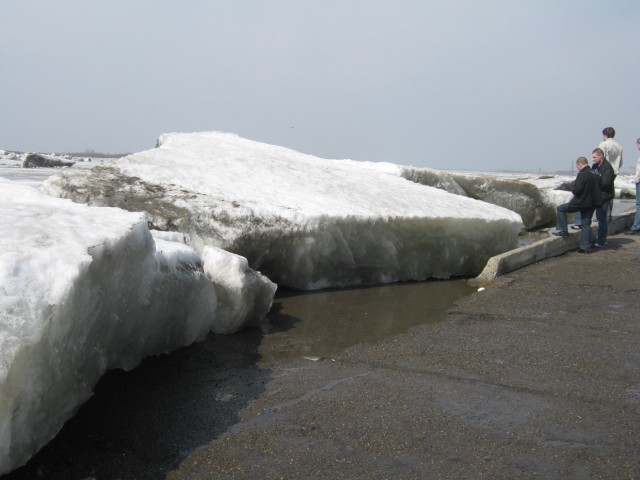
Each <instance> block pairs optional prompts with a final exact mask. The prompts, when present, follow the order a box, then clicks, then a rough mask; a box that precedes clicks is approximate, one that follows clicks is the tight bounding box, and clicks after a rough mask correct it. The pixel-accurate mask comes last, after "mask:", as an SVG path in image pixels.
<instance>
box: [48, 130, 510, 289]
mask: <svg viewBox="0 0 640 480" xmlns="http://www.w3.org/2000/svg"><path fill="white" fill-rule="evenodd" d="M43 188H44V189H45V190H46V191H47V192H48V193H50V194H52V195H56V196H60V197H66V198H71V199H73V200H74V201H76V202H82V203H88V204H91V205H98V206H106V205H108V206H117V207H121V208H124V209H127V210H131V211H139V210H142V211H145V212H147V214H148V216H149V219H150V221H151V223H152V225H153V228H156V229H159V230H176V231H180V232H182V233H184V234H185V238H186V239H187V243H188V244H189V245H191V246H192V247H194V248H195V250H196V251H198V252H199V253H200V254H203V252H204V249H205V247H207V246H208V247H217V248H221V249H224V250H227V251H230V252H233V253H236V254H239V255H242V256H243V257H245V258H247V259H248V261H249V265H250V266H251V267H252V268H253V269H255V270H260V271H261V272H263V273H264V274H265V275H267V276H268V277H269V278H270V279H272V280H273V281H275V282H276V283H278V284H283V285H286V286H289V287H293V288H299V289H318V288H325V287H346V286H354V285H364V284H374V283H386V282H394V281H400V280H424V279H427V278H448V277H451V276H458V275H461V276H463V275H475V274H477V273H478V272H480V271H481V270H482V268H483V267H484V265H485V263H486V261H487V259H488V258H489V257H491V256H493V255H496V254H498V253H501V252H504V251H506V250H509V249H511V248H514V247H515V246H516V245H517V235H518V233H519V232H520V230H521V229H522V221H521V218H520V216H519V215H518V214H516V213H514V212H512V211H509V210H507V209H505V208H501V207H498V206H495V205H492V204H489V203H486V202H481V201H477V200H473V199H470V198H466V197H463V196H460V195H454V194H451V193H448V192H445V191H443V190H440V189H436V188H433V187H429V186H424V185H419V184H417V183H415V182H411V181H408V180H406V179H404V178H400V177H399V176H398V175H395V174H392V173H389V172H385V171H381V170H375V169H371V168H367V167H366V166H363V165H361V164H358V162H353V161H348V160H326V159H321V158H318V157H314V156H311V155H305V154H302V153H299V152H295V151H293V150H290V149H287V148H283V147H279V146H274V145H268V144H264V143H259V142H254V141H251V140H247V139H244V138H241V137H238V136H236V135H233V134H228V133H220V132H201V133H191V134H164V135H162V136H161V137H160V139H159V141H158V147H157V148H154V149H151V150H147V151H144V152H140V153H136V154H133V155H130V156H127V157H124V158H122V159H119V160H115V161H114V162H112V163H110V164H109V165H108V166H105V167H102V166H98V167H95V168H92V169H90V170H78V169H73V168H72V169H66V170H63V171H61V172H59V173H57V174H56V175H54V176H52V177H51V178H49V179H48V180H47V181H45V182H44V184H43Z"/></svg>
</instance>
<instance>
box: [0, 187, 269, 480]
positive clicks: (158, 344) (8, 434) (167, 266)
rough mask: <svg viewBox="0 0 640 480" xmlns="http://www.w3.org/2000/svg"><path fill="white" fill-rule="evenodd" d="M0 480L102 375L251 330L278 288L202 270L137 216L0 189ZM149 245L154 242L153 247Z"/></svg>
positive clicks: (230, 271) (238, 271) (242, 271)
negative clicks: (216, 335)
mask: <svg viewBox="0 0 640 480" xmlns="http://www.w3.org/2000/svg"><path fill="white" fill-rule="evenodd" d="M0 223H1V224H2V225H3V226H4V227H5V228H3V232H2V236H0V474H2V473H6V472H8V471H10V470H12V469H14V468H16V467H18V466H19V465H21V464H23V463H24V462H26V461H27V460H28V459H29V458H30V456H31V455H33V454H34V453H35V452H36V451H37V450H38V449H39V448H40V447H42V446H43V445H44V444H45V443H46V442H47V441H49V440H50V439H51V438H52V437H53V436H54V435H55V434H56V433H57V432H58V431H59V429H60V428H61V427H62V425H63V423H64V422H65V421H66V420H67V419H69V418H70V417H71V416H72V415H73V413H74V412H75V411H76V409H77V408H78V407H79V406H80V405H81V404H82V403H83V402H84V401H85V400H86V399H87V398H88V397H89V396H90V395H91V392H92V388H93V386H94V385H95V383H96V382H97V381H98V379H99V378H100V376H101V375H102V374H103V373H104V372H105V370H106V369H108V368H117V367H120V368H125V369H130V368H133V367H135V366H136V365H137V364H138V363H139V362H140V361H141V359H142V358H144V357H145V356H148V355H154V354H158V353H161V352H168V351H171V350H174V349H176V348H179V347H181V346H184V345H187V344H190V343H192V342H194V341H196V340H199V339H203V338H204V337H205V336H206V335H207V333H208V332H210V331H214V332H220V333H228V332H232V331H236V330H238V329H240V328H242V327H243V326H245V325H255V324H256V323H258V322H259V321H260V320H261V319H263V318H264V317H265V315H266V313H267V312H268V310H269V308H270V306H271V301H272V299H273V295H274V293H275V288H276V286H275V285H274V284H273V283H272V282H270V281H269V280H268V279H267V278H266V277H264V276H262V275H260V274H259V273H257V272H253V271H251V270H250V269H248V268H247V266H246V264H243V263H242V259H239V258H238V257H237V256H235V255H232V254H230V253H228V252H223V251H217V252H215V253H213V254H208V257H211V259H210V260H209V259H208V258H204V259H203V258H201V256H200V255H199V254H198V253H196V252H195V251H194V250H193V249H192V248H191V247H188V246H187V245H185V244H183V243H180V241H179V240H180V234H178V233H167V232H161V233H159V232H154V233H153V235H152V233H151V232H150V231H149V229H148V226H147V219H146V217H145V215H144V214H143V213H132V212H127V211H124V210H121V209H117V208H96V207H90V206H86V205H80V204H75V203H73V202H71V201H69V200H63V199H58V198H53V197H49V196H46V195H43V194H42V193H40V192H38V191H37V190H36V189H35V188H33V187H32V186H29V185H24V184H20V183H18V182H12V181H9V180H6V179H2V178H0ZM154 236H155V240H154Z"/></svg>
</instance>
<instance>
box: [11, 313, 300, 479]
mask: <svg viewBox="0 0 640 480" xmlns="http://www.w3.org/2000/svg"><path fill="white" fill-rule="evenodd" d="M272 311H275V312H276V313H277V311H278V304H274V308H273V309H272ZM285 317H286V316H283V315H280V316H279V317H278V318H279V321H278V322H277V323H278V324H277V325H276V326H275V327H270V328H277V329H278V330H279V331H282V330H286V329H288V328H289V327H290V326H293V325H294V324H295V323H296V319H295V318H285ZM264 335H265V330H264V329H260V328H253V329H246V330H243V331H241V332H238V333H236V334H233V335H215V334H210V335H208V336H207V338H206V339H205V340H204V341H202V342H198V343H195V344H192V345H190V346H188V347H184V348H181V349H179V350H177V351H175V352H172V353H169V354H165V355H159V356H155V357H150V358H147V359H145V360H144V361H143V362H142V363H141V364H140V365H139V366H138V367H137V368H135V369H133V370H131V371H129V372H125V371H123V370H111V371H108V372H107V373H106V374H105V375H104V376H103V377H102V379H101V380H100V381H99V382H98V384H97V385H96V386H95V388H94V395H93V397H92V398H91V399H89V400H88V401H87V402H86V403H85V404H84V405H82V407H81V408H80V409H79V411H78V412H77V414H76V415H75V416H74V417H73V418H71V419H70V420H69V421H68V422H67V423H66V424H65V425H64V427H63V429H62V430H61V431H60V432H59V434H58V435H57V436H56V437H55V438H54V439H53V440H52V441H51V442H50V443H49V444H47V445H46V446H45V447H43V448H42V449H41V450H40V451H39V452H38V453H37V454H36V455H35V456H34V457H33V458H32V459H31V460H30V461H29V462H28V463H27V464H26V465H24V466H23V467H21V468H19V469H17V470H15V471H13V472H11V473H9V474H7V475H5V476H3V477H2V479H3V480H26V479H30V480H31V479H34V478H46V479H53V480H57V479H60V480H62V479H64V480H69V479H80V478H90V477H95V478H98V479H116V478H119V479H123V480H126V479H140V480H147V479H149V480H151V479H154V480H155V479H160V478H164V477H165V475H166V474H167V473H168V472H169V471H171V470H173V469H174V468H175V467H177V466H178V465H179V463H180V462H181V461H182V460H183V459H184V458H185V457H186V456H187V455H188V454H189V453H190V452H192V451H193V450H195V449H197V448H198V447H201V446H203V445H206V444H208V443H210V442H212V441H214V440H215V439H216V438H217V437H218V436H219V435H220V434H222V433H224V432H225V431H226V430H227V429H228V428H229V427H231V426H232V425H234V424H235V423H237V422H238V414H239V412H240V411H241V410H242V409H243V408H244V407H245V406H246V405H247V404H248V403H249V402H250V401H252V400H253V399H255V398H257V397H258V396H259V395H260V394H261V393H262V392H263V390H264V388H265V385H266V384H267V383H268V382H269V380H270V379H271V372H270V370H268V369H263V368H260V367H259V366H258V365H257V362H258V360H259V359H260V354H259V351H258V347H259V345H260V343H261V341H262V339H263V337H264Z"/></svg>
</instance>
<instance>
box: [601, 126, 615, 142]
mask: <svg viewBox="0 0 640 480" xmlns="http://www.w3.org/2000/svg"><path fill="white" fill-rule="evenodd" d="M602 136H603V137H604V139H605V140H606V139H607V138H613V137H615V136H616V131H615V130H614V129H613V127H606V128H605V129H604V130H602Z"/></svg>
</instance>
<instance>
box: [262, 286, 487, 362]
mask: <svg viewBox="0 0 640 480" xmlns="http://www.w3.org/2000/svg"><path fill="white" fill-rule="evenodd" d="M473 291H475V288H473V287H471V286H469V285H468V284H467V281H466V280H447V281H432V282H411V283H398V284H392V285H381V286H375V287H369V288H358V289H346V290H344V289H342V290H324V291H320V292H296V291H291V290H283V291H279V292H278V294H277V295H276V298H275V299H274V302H273V308H272V309H271V313H270V314H269V315H268V319H269V325H268V327H267V329H266V332H265V336H264V337H263V339H262V342H261V344H260V346H259V354H260V355H261V356H262V357H263V358H265V357H268V358H271V359H279V358H290V357H306V358H307V359H309V360H318V359H321V358H326V357H329V356H331V355H335V354H337V353H339V352H341V351H342V350H344V349H346V348H347V347H350V346H352V345H356V344H358V343H365V342H366V343H375V342H376V341H379V340H381V339H383V338H385V337H389V336H391V335H395V334H398V333H401V332H404V331H406V330H407V329H409V328H410V327H412V326H415V325H419V324H422V323H426V322H439V321H441V320H443V319H444V317H445V315H446V310H447V309H448V308H449V307H451V305H453V303H454V302H455V301H456V300H458V299H459V298H462V297H464V296H466V295H470V294H471V293H472V292H473Z"/></svg>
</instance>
